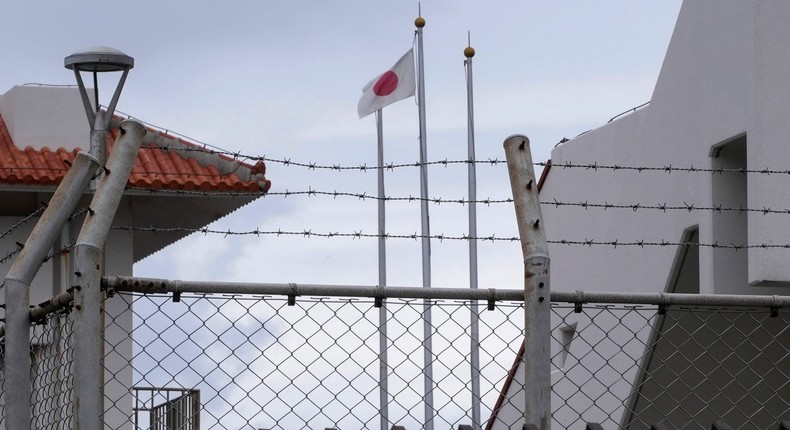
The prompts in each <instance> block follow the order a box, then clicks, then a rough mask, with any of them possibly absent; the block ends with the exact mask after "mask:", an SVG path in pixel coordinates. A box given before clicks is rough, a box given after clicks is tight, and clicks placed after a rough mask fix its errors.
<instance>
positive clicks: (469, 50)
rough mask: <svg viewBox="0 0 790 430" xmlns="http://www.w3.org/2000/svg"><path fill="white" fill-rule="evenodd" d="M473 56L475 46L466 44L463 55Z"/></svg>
mask: <svg viewBox="0 0 790 430" xmlns="http://www.w3.org/2000/svg"><path fill="white" fill-rule="evenodd" d="M474 56H475V48H472V47H471V46H467V47H466V48H464V57H466V58H472V57H474Z"/></svg>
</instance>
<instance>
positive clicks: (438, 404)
mask: <svg viewBox="0 0 790 430" xmlns="http://www.w3.org/2000/svg"><path fill="white" fill-rule="evenodd" d="M113 300H125V301H127V302H128V303H129V305H130V306H133V308H134V325H133V328H132V331H131V332H130V333H129V334H130V335H131V336H133V338H134V355H133V357H134V358H133V363H132V362H130V363H129V365H130V366H132V365H133V368H134V381H133V384H134V385H135V386H136V387H138V389H139V387H150V389H152V390H163V389H173V388H179V389H180V388H195V389H199V391H200V399H201V402H202V405H201V410H200V422H201V425H202V426H203V427H202V428H217V429H241V428H253V429H262V428H284V429H302V428H305V429H315V428H330V427H334V428H338V429H360V428H378V426H379V413H380V406H381V405H380V404H379V395H378V390H379V381H378V379H379V366H380V361H379V346H378V345H379V344H378V342H379V326H378V318H379V314H378V313H379V309H377V308H376V307H374V300H372V299H360V300H356V299H347V298H346V299H344V298H333V297H321V298H300V299H298V300H295V301H294V302H292V303H293V305H289V301H288V299H287V298H286V297H253V296H234V297H227V296H222V295H208V296H204V295H199V296H196V295H189V294H184V295H182V296H181V297H180V298H179V301H177V302H176V301H173V300H172V298H171V297H169V296H161V295H139V294H126V293H122V294H118V295H117V296H116V297H115V298H114V299H113ZM385 307H386V311H387V315H388V324H387V335H388V345H387V355H388V357H387V374H388V378H387V392H388V399H389V404H388V414H389V421H390V425H394V424H399V425H403V426H405V427H406V428H420V427H422V423H423V419H424V418H423V392H424V386H423V379H422V375H423V373H422V371H423V367H424V362H423V339H422V334H423V331H422V330H423V326H422V324H423V318H422V316H423V311H424V309H423V301H422V300H419V301H416V300H395V299H390V300H387V302H386V304H385ZM431 309H432V321H433V330H432V341H433V351H434V353H433V361H432V363H431V364H432V366H433V376H434V387H433V391H434V392H433V396H434V405H435V406H434V407H435V410H436V412H435V415H434V422H435V426H436V428H454V427H456V426H457V425H458V424H459V423H470V422H471V405H472V394H471V391H470V384H469V379H470V372H471V368H470V361H469V351H470V345H471V339H470V335H469V326H470V315H471V313H470V302H444V301H432V302H431ZM483 309H484V308H483ZM522 320H523V310H522V306H521V305H520V304H519V303H499V304H498V305H497V307H496V309H495V310H494V311H480V312H479V321H480V326H481V330H480V332H481V340H480V343H481V347H480V355H481V359H480V362H481V363H484V364H483V365H482V366H481V375H482V378H481V379H482V384H481V385H482V387H483V388H482V390H481V391H482V397H483V404H484V405H486V406H487V411H486V413H485V414H484V416H487V415H488V414H490V408H491V406H493V404H494V402H496V398H497V395H498V394H499V387H500V386H501V385H502V383H503V382H504V379H505V378H506V376H507V373H508V370H509V368H510V364H511V363H512V361H513V359H514V357H515V356H516V353H517V352H518V347H519V345H520V342H521V329H520V325H521V321H522ZM154 403H156V402H154ZM159 403H160V404H164V403H165V401H164V400H162V401H160V402H159ZM151 406H154V405H153V404H152V405H151ZM119 409H122V408H119ZM171 410H172V413H173V414H176V415H180V414H182V412H180V411H178V410H176V409H175V408H173V409H171ZM145 428H149V427H145ZM150 428H155V429H158V428H161V427H150ZM168 428H169V427H168ZM178 428H182V427H178ZM183 428H185V429H187V428H189V429H191V428H192V427H187V426H186V424H185V426H184V427H183Z"/></svg>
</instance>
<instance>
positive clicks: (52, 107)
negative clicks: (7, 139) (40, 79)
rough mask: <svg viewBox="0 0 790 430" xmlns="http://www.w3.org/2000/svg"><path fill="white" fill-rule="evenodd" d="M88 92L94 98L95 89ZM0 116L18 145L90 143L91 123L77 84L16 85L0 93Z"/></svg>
mask: <svg viewBox="0 0 790 430" xmlns="http://www.w3.org/2000/svg"><path fill="white" fill-rule="evenodd" d="M88 94H89V98H90V99H91V100H92V99H93V95H92V94H93V90H92V89H90V88H89V89H88ZM41 100H46V101H47V103H41ZM0 115H2V117H3V121H5V123H6V126H7V127H8V132H9V134H11V139H13V141H14V144H15V145H16V146H17V147H18V148H22V149H24V148H27V147H28V146H30V147H32V148H34V149H42V148H44V147H49V149H51V150H55V149H57V148H60V147H62V148H66V149H68V150H71V149H74V148H78V147H83V148H84V147H86V146H88V143H89V134H90V126H89V124H88V118H87V116H86V114H85V108H84V107H83V105H82V99H81V98H80V94H79V90H78V89H77V88H76V87H40V86H32V85H30V86H21V85H17V86H15V87H13V88H11V89H10V90H8V91H7V92H6V93H5V94H3V95H2V96H0Z"/></svg>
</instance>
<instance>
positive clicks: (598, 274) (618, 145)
mask: <svg viewBox="0 0 790 430" xmlns="http://www.w3.org/2000/svg"><path fill="white" fill-rule="evenodd" d="M788 19H790V2H778V1H770V0H763V1H756V2H743V1H739V0H697V1H694V2H685V3H684V4H683V7H682V9H681V13H680V16H679V19H678V22H677V26H676V28H675V32H674V34H673V37H672V41H671V43H670V47H669V50H668V53H667V56H666V59H665V62H664V65H663V67H662V71H661V74H660V77H659V80H658V83H657V85H656V88H655V92H654V94H653V98H652V101H651V104H650V105H649V106H647V107H645V108H644V109H642V110H640V111H637V112H636V113H634V114H632V115H629V116H627V117H624V118H622V119H619V120H617V121H615V122H613V123H611V124H607V125H606V126H603V127H601V128H599V129H596V130H593V131H591V132H589V133H587V134H584V135H582V136H580V137H578V138H576V139H573V140H571V141H569V142H567V143H564V144H562V145H560V146H558V147H557V148H556V149H555V150H554V151H553V152H552V163H553V165H554V166H553V168H552V170H551V171H550V173H549V176H548V178H547V181H546V183H545V184H544V187H543V190H542V192H541V199H542V200H543V201H552V200H553V199H556V200H558V201H562V202H585V201H586V202H589V203H604V202H608V203H611V204H633V203H641V204H643V205H657V204H664V203H666V204H668V205H671V206H683V205H684V203H688V204H694V205H695V206H698V207H701V206H704V207H711V206H716V205H719V204H721V205H723V206H725V207H726V206H728V205H729V204H732V202H734V201H738V199H739V198H736V197H735V196H730V195H728V194H727V193H728V190H729V189H730V188H728V186H727V185H726V184H725V185H721V184H719V185H717V184H716V183H714V182H715V181H721V180H722V179H721V178H720V175H713V174H710V173H692V172H674V173H672V174H667V173H664V172H649V171H643V172H641V173H638V172H623V171H618V172H612V171H610V170H598V171H594V170H585V169H563V168H562V165H563V163H566V162H568V163H576V164H588V163H598V164H607V165H622V166H649V167H661V166H670V165H671V166H675V167H682V166H695V167H700V168H717V167H726V166H723V165H722V164H721V163H722V160H720V159H717V158H714V157H712V156H711V149H712V148H713V147H714V146H716V145H719V144H722V143H723V142H727V141H729V140H731V139H733V138H736V137H738V136H742V135H744V134H745V135H746V140H747V143H746V149H747V156H746V159H747V167H748V168H750V169H764V168H769V169H776V170H788V169H790V151H787V150H786V149H785V146H786V145H787V143H785V142H786V141H788V140H790V121H787V120H786V119H784V117H785V116H786V107H787V106H790V78H789V77H788V76H790V73H787V71H788V70H790V56H788V55H786V53H787V52H790V26H788V25H786V23H787V22H788V21H787V20H788ZM725 175H726V174H725ZM729 175H731V176H732V175H735V176H738V175H737V174H732V173H730V174H729ZM746 181H747V182H748V188H747V196H746V199H745V205H747V206H748V207H750V208H774V209H788V208H790V187H788V186H787V183H788V175H765V174H759V173H753V174H749V175H748V177H747V178H746ZM716 187H718V189H720V191H721V192H723V193H724V194H722V195H716V196H715V197H714V192H713V190H714V188H716ZM732 193H736V191H734V189H733V191H732ZM543 209H544V217H545V218H546V228H547V232H548V238H549V240H562V239H567V240H573V241H583V240H585V239H588V240H596V241H613V240H619V241H621V242H623V241H625V242H629V241H637V240H646V241H648V242H657V243H661V242H662V241H667V242H678V241H679V240H680V239H681V236H682V233H683V231H684V230H685V229H686V228H688V227H691V226H694V225H698V226H699V230H700V239H699V240H700V243H717V242H718V243H720V244H730V243H736V242H732V240H731V239H733V238H731V237H721V232H726V231H727V230H730V229H729V228H727V227H728V226H731V227H732V228H733V229H736V228H739V225H740V224H743V223H747V222H748V235H747V237H743V238H741V239H742V240H743V241H744V242H747V243H748V244H752V245H754V244H762V243H767V244H786V243H790V234H788V232H790V216H787V215H781V214H767V215H763V214H761V213H749V214H748V215H746V216H745V217H744V216H740V217H738V216H731V215H732V214H719V213H716V212H712V211H691V212H686V211H668V212H667V213H663V212H661V211H656V210H647V209H642V210H638V211H636V212H634V211H631V210H628V209H625V210H623V209H609V210H607V211H605V212H604V211H603V210H601V209H594V208H590V209H587V210H584V209H582V208H569V207H559V208H557V207H554V206H551V205H545V206H544V208H543ZM747 220H748V221H747ZM717 225H718V226H719V227H718V228H715V227H714V226H717ZM743 227H744V229H745V226H743ZM716 231H719V232H720V233H719V235H718V236H719V237H717V234H716ZM737 244H744V243H743V242H741V243H737ZM676 251H677V247H674V246H665V247H655V246H646V247H644V248H639V247H618V248H617V249H613V247H610V246H609V247H607V246H593V247H581V246H564V245H550V253H551V258H552V269H553V273H552V287H553V288H555V289H561V290H576V289H582V290H607V291H645V292H656V291H664V290H665V288H666V283H667V280H668V276H669V273H670V269H671V265H672V260H673V257H674V255H675V253H676ZM736 252H739V253H741V254H744V255H746V254H748V276H747V275H746V274H744V273H743V272H744V267H742V265H739V264H730V263H731V260H732V258H731V257H732V256H731V254H734V253H736ZM788 256H790V252H788V250H786V249H769V250H765V249H750V250H749V251H748V253H747V252H744V251H743V250H741V251H735V250H729V249H712V248H709V247H702V248H701V249H700V290H701V292H703V293H740V294H751V293H770V294H783V293H787V292H788V289H785V288H780V289H776V288H755V287H749V285H748V284H750V283H751V284H758V283H760V282H763V281H769V282H770V283H777V282H778V283H780V284H781V283H785V282H788V281H790V265H787V264H785V261H786V260H787V258H788ZM739 258H741V259H744V258H746V257H745V256H744V257H739ZM744 264H746V262H745V261H744Z"/></svg>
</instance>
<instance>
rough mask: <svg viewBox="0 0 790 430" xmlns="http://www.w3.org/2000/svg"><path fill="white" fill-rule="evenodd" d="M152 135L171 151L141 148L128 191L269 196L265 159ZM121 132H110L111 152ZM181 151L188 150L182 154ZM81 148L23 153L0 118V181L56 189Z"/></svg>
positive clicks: (25, 150)
mask: <svg viewBox="0 0 790 430" xmlns="http://www.w3.org/2000/svg"><path fill="white" fill-rule="evenodd" d="M148 134H149V135H152V134H154V135H158V136H156V137H158V138H161V139H160V140H164V141H166V142H168V143H172V144H173V145H172V146H171V145H168V147H171V148H172V149H161V148H160V147H155V146H154V145H145V144H144V145H143V148H141V149H140V152H139V154H138V155H137V160H136V161H135V163H134V168H133V169H132V174H131V175H130V177H129V182H128V184H127V186H128V187H136V188H148V189H153V190H164V189H168V190H198V191H206V192H212V191H213V192H221V191H236V192H261V191H263V192H266V191H268V189H269V187H270V186H271V182H270V181H269V180H267V179H266V178H265V176H264V174H265V172H266V166H265V165H264V164H263V162H262V161H259V162H258V163H256V164H255V165H250V164H246V163H240V162H237V161H234V160H232V159H231V158H229V157H225V156H222V155H217V154H211V153H209V152H205V151H201V150H200V148H201V147H200V146H198V145H195V144H192V143H190V142H186V141H184V140H182V139H179V138H177V137H174V136H170V135H167V134H165V133H162V132H160V131H158V130H154V129H151V128H149V129H148ZM117 135H118V129H117V128H116V129H112V130H110V131H109V133H108V140H109V142H110V151H112V145H113V144H114V142H115V138H116V137H117ZM183 149H186V151H184V150H183ZM79 151H80V149H74V150H72V151H69V150H66V149H63V148H58V149H56V150H54V151H53V150H51V149H49V148H47V147H44V148H43V149H40V150H39V149H33V148H31V147H27V148H25V149H19V148H17V147H16V145H14V142H13V140H12V139H11V135H10V133H9V132H8V128H7V127H6V124H5V122H4V121H3V118H2V117H0V183H5V184H25V185H56V184H58V183H60V181H61V180H62V179H63V177H64V176H65V174H66V171H67V169H68V166H67V163H68V162H70V161H71V160H73V159H74V158H75V157H76V155H77V152H79Z"/></svg>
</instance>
